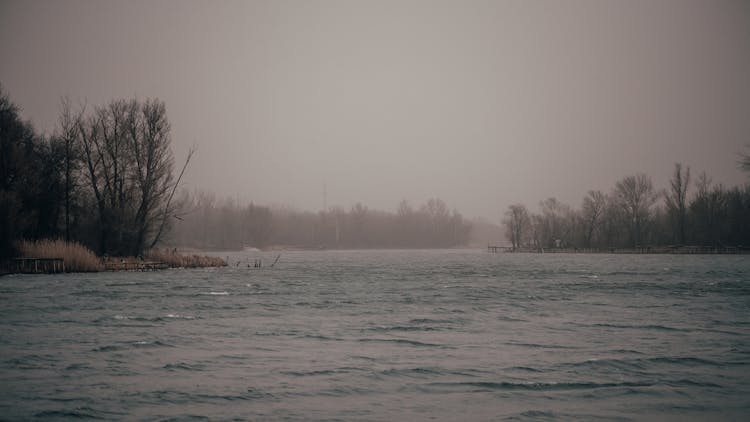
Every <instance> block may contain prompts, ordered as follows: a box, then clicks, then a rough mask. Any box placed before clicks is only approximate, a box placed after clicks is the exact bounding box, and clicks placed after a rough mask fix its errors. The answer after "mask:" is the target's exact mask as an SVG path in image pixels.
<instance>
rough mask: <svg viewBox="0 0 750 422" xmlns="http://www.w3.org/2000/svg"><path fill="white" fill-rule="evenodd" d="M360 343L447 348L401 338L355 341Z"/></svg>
mask: <svg viewBox="0 0 750 422" xmlns="http://www.w3.org/2000/svg"><path fill="white" fill-rule="evenodd" d="M357 341H358V342H360V343H394V344H403V345H407V346H417V347H448V346H445V345H442V344H435V343H423V342H421V341H416V340H407V339H402V338H396V339H388V338H361V339H358V340H357Z"/></svg>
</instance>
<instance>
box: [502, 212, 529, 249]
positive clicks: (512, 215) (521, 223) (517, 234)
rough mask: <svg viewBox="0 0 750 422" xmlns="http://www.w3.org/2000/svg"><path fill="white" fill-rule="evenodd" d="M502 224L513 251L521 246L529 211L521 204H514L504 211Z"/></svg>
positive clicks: (527, 223)
mask: <svg viewBox="0 0 750 422" xmlns="http://www.w3.org/2000/svg"><path fill="white" fill-rule="evenodd" d="M503 224H505V227H506V228H507V229H508V231H507V235H508V239H509V240H510V243H511V244H512V245H513V249H514V250H515V249H518V248H520V247H521V246H522V245H523V234H524V232H525V231H526V228H527V227H528V225H529V210H527V209H526V206H525V205H523V204H514V205H511V206H509V207H508V210H507V211H505V219H503Z"/></svg>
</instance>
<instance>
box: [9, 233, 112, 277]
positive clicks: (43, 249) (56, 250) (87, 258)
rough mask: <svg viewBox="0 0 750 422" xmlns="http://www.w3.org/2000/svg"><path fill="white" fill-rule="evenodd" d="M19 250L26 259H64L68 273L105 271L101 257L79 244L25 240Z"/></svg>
mask: <svg viewBox="0 0 750 422" xmlns="http://www.w3.org/2000/svg"><path fill="white" fill-rule="evenodd" d="M18 249H19V250H20V251H21V255H22V256H23V257H24V258H62V259H63V262H64V263H65V271H66V272H91V271H103V270H104V266H103V265H102V262H101V260H100V259H99V257H97V256H96V254H94V252H92V251H91V250H90V249H88V248H87V247H85V246H83V245H81V244H80V243H77V242H66V241H64V240H52V239H44V240H37V241H34V242H32V241H28V240H23V241H21V242H19V243H18Z"/></svg>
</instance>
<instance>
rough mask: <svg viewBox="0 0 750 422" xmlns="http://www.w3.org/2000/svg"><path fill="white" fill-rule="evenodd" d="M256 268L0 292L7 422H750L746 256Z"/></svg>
mask: <svg viewBox="0 0 750 422" xmlns="http://www.w3.org/2000/svg"><path fill="white" fill-rule="evenodd" d="M259 257H263V260H264V263H266V265H268V263H269V262H270V261H272V259H273V258H274V257H275V254H260V253H248V254H246V255H244V256H241V255H234V256H231V259H232V260H235V261H236V260H238V259H241V260H243V262H244V263H243V265H242V266H241V267H232V268H221V269H205V270H169V271H163V272H156V273H109V274H68V275H44V276H8V277H2V278H0V419H8V420H29V419H51V420H56V419H67V418H70V419H73V418H101V419H127V420H132V419H136V420H143V419H145V420H159V419H171V418H174V419H178V420H181V419H188V420H190V419H194V420H201V419H204V418H205V419H211V420H217V419H218V420H221V419H233V418H237V419H249V420H346V421H349V420H355V421H358V420H376V421H401V420H405V421H406V420H408V421H412V420H449V421H450V420H504V419H508V420H631V419H632V420H643V419H646V420H706V419H712V420H717V419H718V420H750V257H747V256H745V257H742V256H623V255H617V256H613V255H524V254H518V255H513V254H497V255H493V254H487V253H484V252H481V251H357V252H297V253H291V252H288V253H284V254H283V255H282V257H281V260H280V261H279V263H278V264H277V265H276V267H275V268H268V267H266V268H263V269H253V268H247V263H248V262H249V263H250V264H251V265H252V262H253V259H255V258H259ZM243 267H244V268H243Z"/></svg>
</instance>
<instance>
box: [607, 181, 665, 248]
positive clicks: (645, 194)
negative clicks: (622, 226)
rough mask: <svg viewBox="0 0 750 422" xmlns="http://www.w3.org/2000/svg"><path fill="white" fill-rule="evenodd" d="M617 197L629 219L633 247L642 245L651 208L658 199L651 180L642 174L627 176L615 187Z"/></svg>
mask: <svg viewBox="0 0 750 422" xmlns="http://www.w3.org/2000/svg"><path fill="white" fill-rule="evenodd" d="M615 196H616V198H617V202H618V203H619V204H620V206H621V207H622V208H623V210H624V212H625V215H626V217H627V222H628V225H629V228H630V239H631V244H632V246H637V245H640V244H641V242H642V240H643V231H644V228H645V227H646V224H647V222H648V218H649V215H650V213H651V207H652V206H653V205H654V203H655V202H656V199H657V195H656V194H655V193H654V186H653V184H652V183H651V178H649V177H648V176H646V175H645V174H642V173H641V174H637V175H634V176H627V177H625V178H623V179H622V180H620V181H618V182H617V184H616V185H615Z"/></svg>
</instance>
